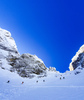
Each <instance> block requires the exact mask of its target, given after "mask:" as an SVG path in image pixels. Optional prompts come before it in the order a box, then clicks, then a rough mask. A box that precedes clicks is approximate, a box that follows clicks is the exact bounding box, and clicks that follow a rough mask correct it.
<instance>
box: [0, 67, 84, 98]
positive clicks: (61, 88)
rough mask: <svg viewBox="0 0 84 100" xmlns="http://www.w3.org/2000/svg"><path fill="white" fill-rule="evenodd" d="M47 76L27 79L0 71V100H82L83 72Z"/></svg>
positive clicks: (54, 73)
mask: <svg viewBox="0 0 84 100" xmlns="http://www.w3.org/2000/svg"><path fill="white" fill-rule="evenodd" d="M47 75H48V76H47V77H43V78H37V77H34V78H32V79H28V78H22V77H20V76H19V75H18V74H16V73H11V72H9V71H7V70H3V69H0V100H65V99H66V100H74V99H76V100H84V95H83V92H84V70H81V73H80V74H77V75H74V71H72V72H66V73H56V72H52V71H48V72H47ZM60 77H61V79H60ZM63 77H65V79H63ZM8 80H10V82H9V83H7V81H8ZM43 80H45V82H43ZM22 81H24V84H21V83H22ZM37 81H38V82H37Z"/></svg>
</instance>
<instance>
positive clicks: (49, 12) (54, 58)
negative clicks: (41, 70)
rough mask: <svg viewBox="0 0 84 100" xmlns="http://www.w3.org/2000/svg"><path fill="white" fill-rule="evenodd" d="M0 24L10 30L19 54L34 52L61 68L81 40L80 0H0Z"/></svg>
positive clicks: (83, 28)
mask: <svg viewBox="0 0 84 100" xmlns="http://www.w3.org/2000/svg"><path fill="white" fill-rule="evenodd" d="M0 27H1V28H4V29H6V30H9V31H10V32H11V33H12V37H13V38H14V39H15V41H16V44H17V47H18V50H19V52H20V53H21V54H22V53H30V54H36V55H37V56H38V57H39V58H41V59H42V60H43V61H44V63H45V65H46V66H47V67H49V66H53V67H56V69H57V70H59V71H60V72H64V71H66V70H68V67H69V63H70V62H71V58H72V57H73V56H74V55H75V53H76V52H77V50H78V49H79V47H80V46H81V45H82V44H84V1H83V0H81V1H79V0H2V1H0Z"/></svg>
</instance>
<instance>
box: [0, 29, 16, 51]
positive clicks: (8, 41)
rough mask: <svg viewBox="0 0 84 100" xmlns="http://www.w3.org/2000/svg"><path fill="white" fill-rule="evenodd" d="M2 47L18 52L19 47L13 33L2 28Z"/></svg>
mask: <svg viewBox="0 0 84 100" xmlns="http://www.w3.org/2000/svg"><path fill="white" fill-rule="evenodd" d="M0 45H3V46H5V47H7V48H9V49H12V50H16V51H17V46H16V44H15V41H14V39H13V38H12V37H11V33H10V32H9V31H7V30H4V29H2V28H0Z"/></svg>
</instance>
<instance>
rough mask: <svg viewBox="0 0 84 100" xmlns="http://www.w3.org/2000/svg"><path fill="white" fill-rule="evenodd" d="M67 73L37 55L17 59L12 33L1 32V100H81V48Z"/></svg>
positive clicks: (83, 73)
mask: <svg viewBox="0 0 84 100" xmlns="http://www.w3.org/2000/svg"><path fill="white" fill-rule="evenodd" d="M69 69H70V71H66V72H65V73H60V72H58V71H56V69H55V68H54V67H50V68H47V67H46V66H45V64H44V63H43V61H42V60H41V59H39V58H38V57H37V56H36V55H31V54H22V55H20V54H19V52H18V50H17V46H16V44H15V41H14V39H13V38H12V37H11V33H10V32H8V31H6V30H4V29H1V28H0V100H19V99H20V100H75V99H76V100H84V95H83V92H84V45H83V46H81V47H80V49H79V50H78V52H77V53H76V55H75V56H74V57H73V58H72V62H71V63H70V66H69Z"/></svg>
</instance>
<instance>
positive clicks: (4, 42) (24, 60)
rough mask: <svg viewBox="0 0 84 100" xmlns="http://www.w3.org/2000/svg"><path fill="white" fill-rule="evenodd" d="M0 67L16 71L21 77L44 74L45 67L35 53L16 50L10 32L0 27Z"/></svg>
mask: <svg viewBox="0 0 84 100" xmlns="http://www.w3.org/2000/svg"><path fill="white" fill-rule="evenodd" d="M0 67H1V68H3V69H6V70H10V71H11V72H17V73H18V74H19V75H20V76H22V77H29V78H31V77H34V75H35V74H37V75H40V74H42V75H44V74H45V73H46V69H47V68H46V67H45V65H44V63H43V61H42V60H41V59H39V58H38V57H37V56H36V55H31V54H22V55H20V54H19V53H18V51H17V46H16V44H15V41H14V39H13V38H12V37H11V33H10V32H8V31H6V30H4V29H1V28H0Z"/></svg>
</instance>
